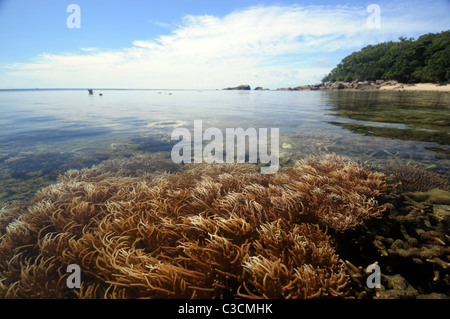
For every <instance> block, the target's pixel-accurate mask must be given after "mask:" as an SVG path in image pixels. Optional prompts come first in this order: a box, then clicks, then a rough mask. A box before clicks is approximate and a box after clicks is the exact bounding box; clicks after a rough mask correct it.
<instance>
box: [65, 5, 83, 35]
mask: <svg viewBox="0 0 450 319" xmlns="http://www.w3.org/2000/svg"><path fill="white" fill-rule="evenodd" d="M66 12H68V13H71V14H70V15H69V16H68V17H67V20H66V25H67V27H68V28H69V29H79V28H81V8H80V6H79V5H78V4H70V5H68V6H67V9H66Z"/></svg>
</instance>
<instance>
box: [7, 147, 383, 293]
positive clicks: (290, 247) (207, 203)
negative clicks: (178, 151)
mask: <svg viewBox="0 0 450 319" xmlns="http://www.w3.org/2000/svg"><path fill="white" fill-rule="evenodd" d="M166 164H167V163H166ZM172 165H173V164H172ZM165 168H167V169H165ZM178 169H179V171H177V170H178ZM164 171H166V172H164ZM167 171H170V172H167ZM386 189H387V184H386V181H385V175H384V174H381V173H377V172H371V171H368V170H366V169H364V168H363V167H362V166H360V165H359V164H357V163H355V162H354V161H352V160H350V159H349V158H345V157H339V156H334V155H326V156H321V157H312V158H308V159H304V160H302V161H300V162H298V163H296V164H294V165H292V166H290V167H285V168H282V169H280V170H279V171H278V173H277V174H274V175H261V174H260V173H259V172H258V170H257V167H256V166H253V165H250V164H215V165H206V164H192V165H185V166H183V167H181V168H180V167H172V166H165V165H164V162H163V161H158V160H157V159H152V158H146V157H145V156H142V157H139V158H130V159H127V160H116V161H106V162H104V163H103V164H100V165H98V166H94V167H93V168H91V169H81V170H70V171H68V172H67V173H65V174H64V175H61V176H60V177H59V179H58V183H56V184H54V185H51V186H49V187H46V188H44V189H42V190H40V191H39V192H38V193H37V194H36V196H35V198H34V199H33V201H32V202H31V203H30V204H29V205H28V206H27V207H15V206H14V205H10V206H7V207H4V208H2V209H1V210H0V236H1V237H0V297H2V298H331V297H348V296H349V292H350V285H349V284H350V276H349V275H348V268H347V266H346V265H345V263H344V262H343V261H342V260H341V259H340V258H339V255H338V253H337V250H336V247H335V242H334V239H333V238H332V236H331V235H330V234H329V233H332V234H342V233H345V232H348V231H351V230H354V229H357V228H358V227H360V226H362V225H364V224H365V223H366V221H368V220H372V219H373V218H380V217H382V215H383V212H384V210H385V207H384V206H382V205H379V203H378V201H377V198H378V197H379V196H380V195H381V194H383V193H384V192H385V191H386ZM328 232H329V233H328ZM70 264H76V265H78V266H79V267H80V269H81V278H82V279H81V288H79V289H69V288H68V287H67V285H66V280H67V278H68V276H69V274H68V273H67V272H66V269H67V266H68V265H70Z"/></svg>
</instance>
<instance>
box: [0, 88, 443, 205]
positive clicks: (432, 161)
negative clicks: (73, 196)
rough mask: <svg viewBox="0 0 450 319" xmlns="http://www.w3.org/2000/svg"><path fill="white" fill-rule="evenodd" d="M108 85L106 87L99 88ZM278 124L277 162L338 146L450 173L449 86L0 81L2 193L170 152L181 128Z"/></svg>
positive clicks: (28, 193) (367, 159) (379, 161)
mask: <svg viewBox="0 0 450 319" xmlns="http://www.w3.org/2000/svg"><path fill="white" fill-rule="evenodd" d="M99 93H102V94H103V96H99ZM194 120H203V129H206V128H208V127H217V128H220V129H222V130H224V129H225V128H227V127H232V128H237V127H242V128H244V129H246V128H250V127H254V128H261V127H262V128H279V129H280V157H281V158H280V163H281V164H282V165H288V164H290V163H292V162H293V161H295V160H298V159H301V158H303V157H305V156H309V155H316V154H323V153H336V154H339V155H347V156H350V157H352V158H354V159H355V160H357V161H359V162H361V163H365V164H367V165H372V166H374V167H378V166H387V165H392V164H404V165H413V166H418V167H420V168H423V169H427V170H430V171H434V172H437V173H440V174H442V175H445V176H446V177H447V178H448V176H449V175H448V174H449V173H448V172H449V171H450V170H449V167H450V161H449V160H450V150H449V144H450V143H449V142H450V94H446V93H424V92H329V91H327V92H325V91H323V92H322V91H320V92H319V91H314V92H284V91H201V90H164V91H159V90H96V91H95V94H94V95H88V92H87V90H3V91H1V90H0V202H7V201H11V200H19V201H28V200H30V199H31V198H32V196H33V194H34V193H35V192H36V190H38V189H39V188H41V187H44V186H46V185H48V184H50V183H52V182H54V181H55V180H56V178H57V176H58V174H61V173H63V172H65V171H66V170H68V169H71V168H76V169H78V168H82V167H90V166H91V165H94V164H97V163H100V162H101V161H103V160H106V159H112V158H116V157H129V156H133V155H135V154H139V153H146V152H163V153H164V152H166V153H165V154H166V155H167V154H168V152H169V151H170V150H171V148H172V146H173V143H172V142H171V141H170V134H171V132H172V131H173V129H174V128H176V127H186V128H188V129H191V130H192V129H193V126H194Z"/></svg>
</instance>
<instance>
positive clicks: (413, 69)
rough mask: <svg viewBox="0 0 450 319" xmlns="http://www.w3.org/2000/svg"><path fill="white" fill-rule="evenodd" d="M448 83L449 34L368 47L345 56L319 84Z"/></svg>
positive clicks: (430, 34)
mask: <svg viewBox="0 0 450 319" xmlns="http://www.w3.org/2000/svg"><path fill="white" fill-rule="evenodd" d="M357 79H359V80H361V81H364V80H373V81H375V80H378V79H382V80H398V81H400V82H403V83H418V82H441V83H445V82H450V31H444V32H441V33H429V34H425V35H422V36H420V37H419V38H418V39H417V40H414V39H413V38H410V39H406V38H403V37H401V38H399V41H395V42H394V41H390V42H384V43H380V44H377V45H368V46H366V47H364V48H363V49H362V50H361V51H358V52H354V53H352V54H350V55H349V56H347V57H345V58H344V59H343V60H342V61H341V63H339V64H338V65H337V66H336V67H335V68H334V69H333V70H332V71H331V72H330V74H328V75H327V76H326V77H325V78H324V79H323V80H322V81H323V82H327V81H347V82H349V81H354V80H357Z"/></svg>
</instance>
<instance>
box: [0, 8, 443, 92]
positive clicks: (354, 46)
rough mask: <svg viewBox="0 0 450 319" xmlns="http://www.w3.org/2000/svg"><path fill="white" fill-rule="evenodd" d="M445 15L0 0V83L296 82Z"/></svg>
mask: <svg viewBox="0 0 450 319" xmlns="http://www.w3.org/2000/svg"><path fill="white" fill-rule="evenodd" d="M72 3H73V4H77V5H79V7H80V9H81V14H80V19H81V20H80V21H81V28H68V27H67V24H66V20H67V18H68V17H69V16H70V14H71V13H68V12H66V9H67V7H68V6H69V5H70V4H72ZM372 3H373V4H376V5H378V6H379V8H380V19H381V20H380V28H369V26H368V25H367V19H368V18H369V16H370V14H371V13H368V12H367V10H366V9H367V6H368V5H369V4H372ZM449 15H450V2H449V1H448V0H440V1H439V0H438V1H433V5H432V6H431V5H429V4H427V3H424V1H396V0H390V1H370V2H366V1H320V0H319V1H245V0H241V1H235V0H232V1H211V0H209V1H145V0H129V1H124V0H108V1H105V0H70V1H64V0H39V1H37V0H0V43H1V51H0V52H1V53H0V88H35V87H39V88H49V87H52V88H64V87H81V88H83V87H99V88H119V87H121V88H161V89H162V88H222V87H226V86H232V85H238V84H242V83H248V84H250V85H252V86H264V87H270V88H277V87H284V86H296V85H301V84H306V83H311V82H318V81H319V80H320V79H321V78H322V77H323V76H324V75H325V74H326V73H328V72H329V71H330V70H331V69H332V68H333V67H334V66H335V65H336V64H337V63H339V62H340V60H341V59H342V58H343V57H345V56H346V55H348V54H349V53H351V52H353V51H355V50H359V49H361V48H362V47H364V46H366V45H368V44H376V43H380V42H383V41H389V40H396V39H398V37H399V36H406V37H415V38H417V37H418V36H419V35H421V34H424V33H429V32H440V31H444V30H448V29H450V19H449V18H448V16H449Z"/></svg>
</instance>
